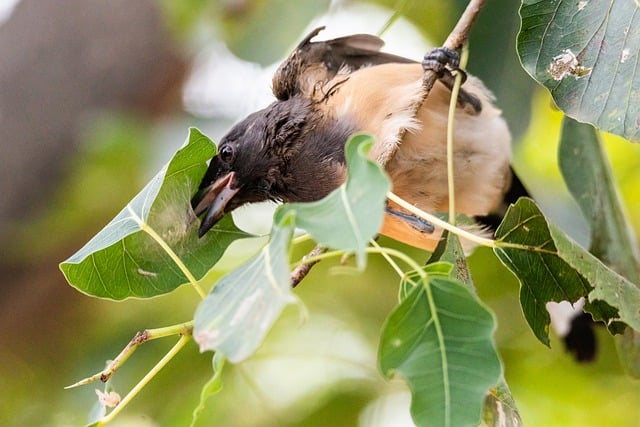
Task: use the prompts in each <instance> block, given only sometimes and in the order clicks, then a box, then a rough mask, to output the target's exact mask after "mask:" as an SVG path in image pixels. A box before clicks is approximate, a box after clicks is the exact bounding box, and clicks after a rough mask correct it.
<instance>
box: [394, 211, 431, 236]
mask: <svg viewBox="0 0 640 427" xmlns="http://www.w3.org/2000/svg"><path fill="white" fill-rule="evenodd" d="M385 211H386V212H387V214H388V215H391V216H394V217H396V218H398V219H400V220H402V221H403V222H405V223H406V224H408V225H410V226H411V227H413V228H414V229H415V230H417V231H419V232H420V233H429V234H431V233H433V232H434V231H435V230H436V229H435V227H434V226H433V224H431V223H430V222H429V221H427V220H426V219H423V218H420V217H418V216H415V215H412V214H410V213H405V212H400V211H397V210H395V209H392V208H390V207H389V205H388V204H387V206H385Z"/></svg>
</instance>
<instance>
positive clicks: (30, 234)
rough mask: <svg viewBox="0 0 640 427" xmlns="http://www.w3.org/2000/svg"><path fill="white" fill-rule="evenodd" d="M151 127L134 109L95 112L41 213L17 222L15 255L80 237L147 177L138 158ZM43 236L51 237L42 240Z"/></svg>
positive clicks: (31, 254)
mask: <svg viewBox="0 0 640 427" xmlns="http://www.w3.org/2000/svg"><path fill="white" fill-rule="evenodd" d="M151 149H152V147H151V145H150V144H149V127H148V125H147V124H146V123H145V121H144V120H141V119H140V118H139V117H136V116H135V115H134V114H132V113H125V112H122V114H109V113H102V114H97V115H95V116H93V117H92V119H90V120H88V123H87V124H86V127H85V142H84V143H83V144H82V145H81V147H80V150H79V152H78V153H77V154H76V156H75V157H73V158H71V159H70V160H69V162H68V166H67V170H68V173H67V174H66V176H65V178H64V182H62V183H61V184H60V188H59V190H58V192H57V193H56V194H54V195H53V197H50V198H51V202H50V204H49V206H48V207H47V208H46V209H45V210H44V211H42V212H28V213H26V214H25V221H24V222H23V223H22V224H17V225H16V227H15V233H16V236H15V240H14V241H13V246H12V250H11V252H10V253H11V256H12V257H16V258H17V259H22V260H28V259H29V258H38V257H41V256H44V255H45V254H48V253H51V252H52V251H55V250H57V249H58V248H60V247H64V246H66V245H69V244H71V243H72V242H76V241H77V240H82V238H84V237H86V235H87V234H88V233H89V232H88V231H87V230H90V229H92V228H94V227H95V226H96V225H98V224H100V222H102V221H104V220H105V219H106V218H109V216H110V215H112V214H113V213H114V212H116V211H117V209H118V206H122V204H123V202H124V203H126V202H127V200H129V199H130V198H131V195H133V194H135V191H136V190H135V186H136V185H140V184H142V183H144V182H145V178H146V176H145V174H146V170H145V168H144V165H143V164H141V162H140V159H144V158H146V157H148V156H149V154H150V151H151ZM42 236H48V238H47V239H43V238H42Z"/></svg>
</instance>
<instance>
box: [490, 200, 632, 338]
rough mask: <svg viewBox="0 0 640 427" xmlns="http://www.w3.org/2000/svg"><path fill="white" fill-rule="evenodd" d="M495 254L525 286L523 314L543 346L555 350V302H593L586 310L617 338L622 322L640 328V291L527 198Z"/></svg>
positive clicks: (499, 236)
mask: <svg viewBox="0 0 640 427" xmlns="http://www.w3.org/2000/svg"><path fill="white" fill-rule="evenodd" d="M494 252H495V253H496V255H497V256H498V258H499V259H500V260H501V261H502V262H503V264H505V265H506V266H507V268H509V269H510V270H511V271H512V272H513V274H515V275H516V277H517V278H518V280H519V281H520V285H521V288H520V303H521V305H522V311H523V313H524V316H525V318H526V320H527V322H528V323H529V326H530V327H531V329H532V330H533V332H534V334H535V335H536V337H537V338H538V339H539V340H540V341H541V342H542V343H544V344H546V345H549V336H548V331H549V322H550V319H549V313H548V312H547V310H546V309H545V305H546V303H547V302H549V301H556V302H558V301H563V300H566V301H570V302H575V301H577V300H578V299H579V298H581V297H587V296H588V301H590V302H591V304H588V305H587V306H586V307H585V310H587V311H589V312H590V313H591V314H592V315H593V316H594V318H595V319H596V320H603V321H604V322H605V323H606V324H607V326H608V327H609V329H610V330H611V331H612V332H614V333H619V332H621V331H622V325H620V323H619V322H617V321H618V320H621V321H623V322H625V323H627V324H629V325H631V326H632V327H634V328H637V327H638V326H640V290H638V288H637V287H635V286H634V285H633V284H632V283H631V282H629V281H628V280H627V279H625V278H624V277H622V276H620V275H618V274H617V273H615V272H614V271H613V270H611V269H609V268H608V267H607V266H606V265H604V264H603V263H602V262H601V261H600V260H598V259H597V258H596V257H594V256H593V255H592V254H590V253H589V252H587V251H586V250H585V249H584V248H582V247H580V246H579V245H578V244H577V243H575V242H573V241H572V240H571V239H570V238H569V237H568V236H567V235H566V234H565V233H564V232H562V231H561V230H560V229H558V228H557V227H555V226H550V225H549V224H548V223H547V221H546V219H545V218H544V216H543V215H542V212H540V210H539V209H538V207H537V206H536V205H535V203H534V202H533V201H532V200H530V199H527V198H521V199H519V200H518V202H517V203H516V204H515V205H512V206H511V207H509V209H508V210H507V214H506V215H505V218H504V220H503V221H502V223H501V224H500V227H498V230H497V231H496V248H495V249H494ZM596 300H599V301H596ZM616 310H617V311H618V313H616Z"/></svg>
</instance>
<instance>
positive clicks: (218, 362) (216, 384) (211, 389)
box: [191, 353, 225, 427]
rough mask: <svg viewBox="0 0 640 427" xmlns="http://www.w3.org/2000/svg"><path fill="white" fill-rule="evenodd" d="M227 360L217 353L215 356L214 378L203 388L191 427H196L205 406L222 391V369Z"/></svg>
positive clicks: (213, 360) (213, 362)
mask: <svg viewBox="0 0 640 427" xmlns="http://www.w3.org/2000/svg"><path fill="white" fill-rule="evenodd" d="M224 362H225V358H224V356H222V355H221V354H220V353H216V354H214V355H213V359H212V365H213V376H212V377H211V379H210V380H209V381H207V383H206V384H205V385H204V387H202V391H201V392H200V402H199V403H198V406H197V407H196V408H195V409H194V410H193V414H192V417H191V427H193V426H195V425H196V423H197V421H198V418H199V417H200V414H201V413H202V411H204V407H205V404H206V403H207V400H208V399H209V398H210V397H211V396H213V395H214V394H216V393H218V392H219V391H220V390H222V368H224Z"/></svg>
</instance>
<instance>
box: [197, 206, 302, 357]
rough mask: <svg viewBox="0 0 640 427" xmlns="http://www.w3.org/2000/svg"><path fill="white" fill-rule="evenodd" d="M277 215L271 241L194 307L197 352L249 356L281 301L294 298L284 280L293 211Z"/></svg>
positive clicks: (222, 279)
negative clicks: (196, 307)
mask: <svg viewBox="0 0 640 427" xmlns="http://www.w3.org/2000/svg"><path fill="white" fill-rule="evenodd" d="M275 216H276V217H278V218H279V219H278V220H277V221H276V222H275V223H274V225H273V228H272V230H271V239H270V240H269V243H268V244H267V245H266V246H265V247H264V248H262V250H261V251H260V252H259V253H258V254H257V255H255V256H254V257H252V258H251V259H250V260H249V261H247V262H246V263H245V264H243V265H241V266H240V267H239V268H237V269H236V270H234V271H232V272H231V273H229V274H227V275H226V276H224V277H222V278H221V279H220V280H219V281H218V282H217V283H216V285H215V286H214V287H213V289H212V290H211V293H210V294H209V295H208V296H207V297H206V298H205V299H204V300H203V301H202V302H201V303H200V305H198V309H197V310H196V314H195V325H194V330H193V337H194V339H195V341H196V342H197V343H198V344H199V345H200V351H206V350H213V351H216V352H219V353H222V354H223V355H225V356H226V357H227V359H229V360H230V361H231V362H233V363H237V362H240V361H242V360H244V359H246V358H247V357H249V356H251V355H252V354H253V352H254V351H255V350H256V349H257V348H258V346H259V345H260V344H261V343H262V341H263V340H264V337H265V336H266V334H267V332H269V330H270V329H271V326H272V325H273V323H274V322H275V321H276V320H277V318H278V317H279V316H280V313H281V312H282V310H283V309H284V307H285V306H286V305H287V304H290V303H293V302H296V301H297V300H296V298H295V296H294V295H293V293H292V291H291V282H290V278H289V257H288V250H289V243H290V241H291V236H292V233H293V229H294V214H293V213H290V214H288V215H280V216H278V215H277V214H276V215H275Z"/></svg>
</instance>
